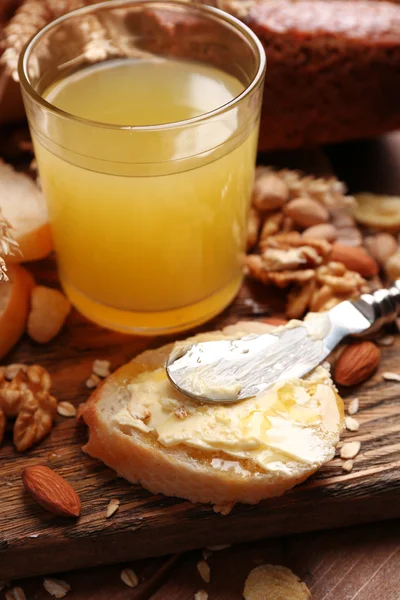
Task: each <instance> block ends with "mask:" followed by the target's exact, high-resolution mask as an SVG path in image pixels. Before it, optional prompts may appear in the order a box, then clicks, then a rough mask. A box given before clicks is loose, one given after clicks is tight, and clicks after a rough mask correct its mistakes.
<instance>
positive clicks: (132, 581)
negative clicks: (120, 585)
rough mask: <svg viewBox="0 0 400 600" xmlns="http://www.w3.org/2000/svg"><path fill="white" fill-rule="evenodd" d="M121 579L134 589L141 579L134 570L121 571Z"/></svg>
mask: <svg viewBox="0 0 400 600" xmlns="http://www.w3.org/2000/svg"><path fill="white" fill-rule="evenodd" d="M121 579H122V581H123V582H124V583H125V585H127V586H128V587H130V588H134V587H136V586H137V585H138V583H139V577H138V576H137V575H136V573H135V571H134V570H133V569H123V570H122V571H121Z"/></svg>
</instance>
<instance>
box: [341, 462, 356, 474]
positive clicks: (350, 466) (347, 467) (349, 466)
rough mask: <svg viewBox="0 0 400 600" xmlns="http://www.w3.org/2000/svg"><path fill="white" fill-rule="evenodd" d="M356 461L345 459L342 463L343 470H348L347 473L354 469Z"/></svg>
mask: <svg viewBox="0 0 400 600" xmlns="http://www.w3.org/2000/svg"><path fill="white" fill-rule="evenodd" d="M353 466H354V463H353V461H352V460H345V461H344V463H342V469H343V471H346V473H350V471H351V470H352V469H353Z"/></svg>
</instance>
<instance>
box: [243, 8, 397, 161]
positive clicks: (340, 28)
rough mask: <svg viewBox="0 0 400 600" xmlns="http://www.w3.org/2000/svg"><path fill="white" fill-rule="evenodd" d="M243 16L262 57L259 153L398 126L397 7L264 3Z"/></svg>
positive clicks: (391, 128) (351, 137) (345, 138)
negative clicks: (261, 48) (257, 40)
mask: <svg viewBox="0 0 400 600" xmlns="http://www.w3.org/2000/svg"><path fill="white" fill-rule="evenodd" d="M242 18H243V19H244V20H245V22H246V23H247V24H248V25H249V26H250V27H251V29H252V30H253V31H254V32H255V33H256V34H257V35H258V37H259V38H260V40H261V41H262V43H263V46H264V48H265V51H266V54H267V73H266V81H265V91H264V104H263V110H262V117H261V128H260V148H261V149H263V150H266V149H276V148H298V147H302V146H313V145H319V144H326V143H330V142H338V141H343V140H349V139H354V138H363V137H370V136H375V135H379V134H382V133H384V132H387V131H391V130H394V129H397V128H400V101H399V98H400V6H399V5H397V4H394V3H388V2H371V1H365V0H297V1H295V2H293V1H291V0H267V1H263V2H255V3H254V4H253V6H251V7H250V9H249V10H247V11H246V14H245V16H244V17H242Z"/></svg>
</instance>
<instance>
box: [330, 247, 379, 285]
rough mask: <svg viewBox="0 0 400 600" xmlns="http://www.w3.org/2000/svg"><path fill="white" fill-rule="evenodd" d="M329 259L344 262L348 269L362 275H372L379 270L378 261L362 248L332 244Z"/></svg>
mask: <svg viewBox="0 0 400 600" xmlns="http://www.w3.org/2000/svg"><path fill="white" fill-rule="evenodd" d="M330 259H331V261H333V262H340V263H342V264H344V266H345V267H346V268H347V269H349V271H355V272H356V273H359V274H360V275H362V276H363V277H373V276H374V275H377V274H378V271H379V267H378V263H377V262H376V260H374V259H373V258H372V256H370V255H369V254H368V252H366V251H365V250H364V248H353V247H351V246H344V245H343V244H333V246H332V251H331V255H330Z"/></svg>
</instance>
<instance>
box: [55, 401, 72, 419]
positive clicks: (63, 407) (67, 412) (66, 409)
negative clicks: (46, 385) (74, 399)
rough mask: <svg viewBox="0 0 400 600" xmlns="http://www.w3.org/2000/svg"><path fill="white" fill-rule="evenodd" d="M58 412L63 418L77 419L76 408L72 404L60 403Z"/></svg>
mask: <svg viewBox="0 0 400 600" xmlns="http://www.w3.org/2000/svg"><path fill="white" fill-rule="evenodd" d="M57 412H58V414H59V415H61V416H62V417H76V408H75V406H74V405H73V404H71V402H59V403H58V405H57Z"/></svg>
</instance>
